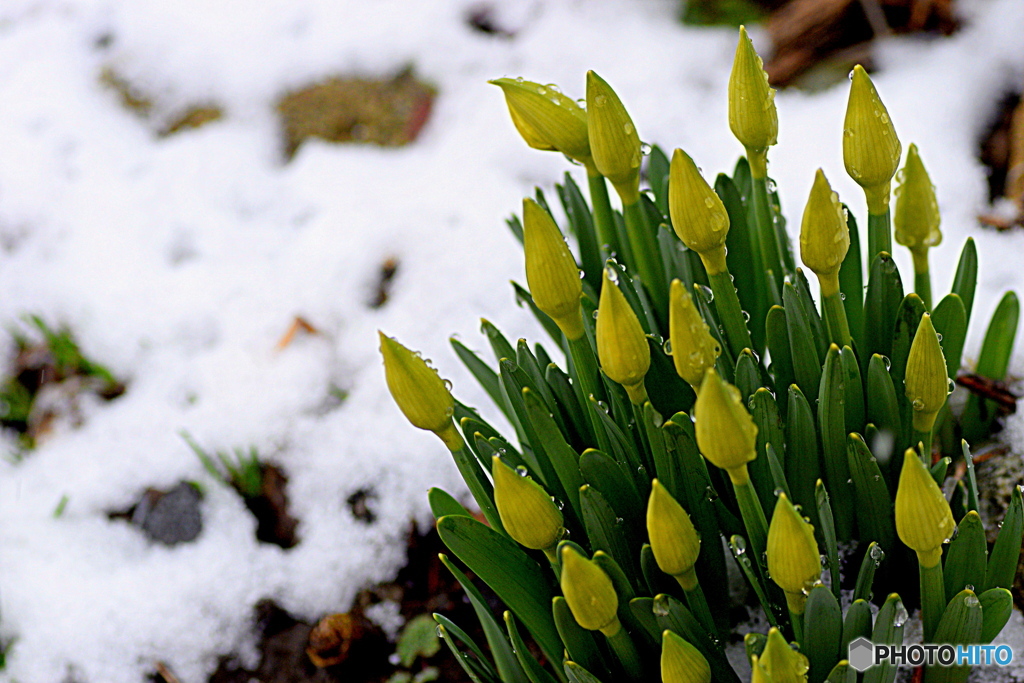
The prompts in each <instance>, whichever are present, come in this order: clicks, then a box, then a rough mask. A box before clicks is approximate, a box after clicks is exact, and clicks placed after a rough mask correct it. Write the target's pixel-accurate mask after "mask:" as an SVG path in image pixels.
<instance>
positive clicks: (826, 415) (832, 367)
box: [818, 344, 854, 541]
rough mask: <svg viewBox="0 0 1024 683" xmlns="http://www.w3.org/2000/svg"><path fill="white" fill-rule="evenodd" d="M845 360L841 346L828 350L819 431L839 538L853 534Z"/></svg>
mask: <svg viewBox="0 0 1024 683" xmlns="http://www.w3.org/2000/svg"><path fill="white" fill-rule="evenodd" d="M844 374H845V373H844V371H843V363H842V359H841V357H840V355H839V347H838V346H836V345H835V344H832V346H831V347H830V348H829V350H828V355H827V356H826V358H825V368H824V371H823V372H822V375H821V387H820V391H819V393H818V431H819V433H820V434H821V449H822V455H823V458H822V460H823V462H824V465H825V483H826V484H827V485H828V488H829V490H830V491H832V494H833V496H832V500H833V503H832V512H833V514H834V515H835V524H836V534H837V536H838V538H839V539H840V540H843V541H847V540H850V539H851V538H852V537H853V520H854V510H853V491H852V490H851V488H852V487H851V486H850V483H849V482H850V481H851V480H850V466H849V464H848V462H847V458H846V409H845V407H844V405H843V402H844V401H845V396H846V394H845V391H846V389H845V385H844V383H843V375H844Z"/></svg>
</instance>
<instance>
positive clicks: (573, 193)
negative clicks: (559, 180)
mask: <svg viewBox="0 0 1024 683" xmlns="http://www.w3.org/2000/svg"><path fill="white" fill-rule="evenodd" d="M555 190H556V191H557V192H558V198H559V200H561V202H562V208H563V209H564V210H565V215H566V216H567V217H568V218H569V229H570V230H571V231H572V233H573V235H575V236H576V243H577V244H579V247H580V258H579V263H580V264H581V265H582V267H583V273H584V278H585V279H586V281H587V282H589V283H590V286H591V287H594V288H600V286H601V250H600V249H599V245H598V243H597V233H596V232H595V230H594V217H593V215H592V214H591V213H590V207H589V206H587V200H586V199H584V198H583V193H582V192H580V188H579V186H578V185H576V181H575V180H573V179H572V176H571V175H570V174H569V173H568V172H566V174H565V184H564V185H555Z"/></svg>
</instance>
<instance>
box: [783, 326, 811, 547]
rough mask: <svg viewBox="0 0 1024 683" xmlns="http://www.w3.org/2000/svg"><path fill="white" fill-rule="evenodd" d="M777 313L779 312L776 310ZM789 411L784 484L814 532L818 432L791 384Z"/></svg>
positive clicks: (795, 386)
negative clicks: (787, 486) (787, 485)
mask: <svg viewBox="0 0 1024 683" xmlns="http://www.w3.org/2000/svg"><path fill="white" fill-rule="evenodd" d="M780 310H781V309H780ZM788 403H789V409H788V411H787V414H788V420H787V422H786V430H785V437H786V456H785V470H786V480H787V481H788V482H790V484H789V488H790V491H791V492H792V494H793V496H792V498H793V502H794V503H796V504H797V505H799V506H801V507H802V508H803V512H804V514H805V515H807V516H808V517H809V518H810V520H811V524H813V525H814V528H816V529H817V528H818V526H819V522H818V510H817V505H816V503H815V498H814V482H815V481H817V479H818V477H819V476H820V474H819V468H818V453H819V448H818V432H817V430H816V429H815V426H814V413H813V412H812V411H811V406H810V404H808V402H807V399H806V398H805V397H804V393H803V392H802V391H800V387H798V386H797V385H795V384H792V385H790V387H789V401H788Z"/></svg>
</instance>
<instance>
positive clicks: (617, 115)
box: [587, 71, 641, 205]
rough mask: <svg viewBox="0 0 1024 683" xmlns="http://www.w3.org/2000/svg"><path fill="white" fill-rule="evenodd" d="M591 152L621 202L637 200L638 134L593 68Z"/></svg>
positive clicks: (589, 114) (589, 78)
mask: <svg viewBox="0 0 1024 683" xmlns="http://www.w3.org/2000/svg"><path fill="white" fill-rule="evenodd" d="M587 123H588V126H589V131H590V151H591V153H592V154H593V155H594V165H595V166H597V170H598V171H600V172H601V175H603V176H604V177H606V178H607V179H608V180H610V181H612V185H614V186H615V189H616V191H618V193H619V197H620V198H621V199H622V203H623V204H627V205H628V204H632V203H634V202H636V201H637V200H639V199H640V156H641V153H640V136H639V134H638V133H637V132H636V127H635V126H634V125H633V119H631V118H629V114H628V113H627V112H626V108H625V107H624V106H622V101H621V100H619V96H618V95H616V94H615V91H614V90H612V88H611V86H610V85H608V84H607V83H606V82H605V81H604V79H602V78H601V77H600V76H598V75H597V74H596V73H594V72H593V71H588V72H587Z"/></svg>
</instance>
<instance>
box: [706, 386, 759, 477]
mask: <svg viewBox="0 0 1024 683" xmlns="http://www.w3.org/2000/svg"><path fill="white" fill-rule="evenodd" d="M693 414H694V417H695V418H696V424H695V429H696V432H697V447H698V448H699V449H700V452H701V453H703V454H704V457H705V458H707V459H708V461H709V462H710V463H711V464H712V465H715V466H716V467H721V468H722V469H724V470H726V471H727V472H728V473H729V478H730V479H731V480H732V482H733V483H734V484H745V483H746V482H747V481H748V476H749V475H748V474H747V463H748V462H750V461H751V460H753V459H754V458H756V457H757V425H755V424H754V420H753V418H752V417H750V413H748V412H747V409H746V408H745V407H744V406H743V399H742V397H741V395H740V390H739V389H737V388H736V387H734V386H733V385H731V384H729V383H728V382H725V381H723V380H722V378H721V377H719V376H718V373H717V372H715V369H714V368H709V369H708V371H707V372H706V373H704V382H703V383H701V385H700V391H699V392H697V402H696V403H695V404H694V406H693Z"/></svg>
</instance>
